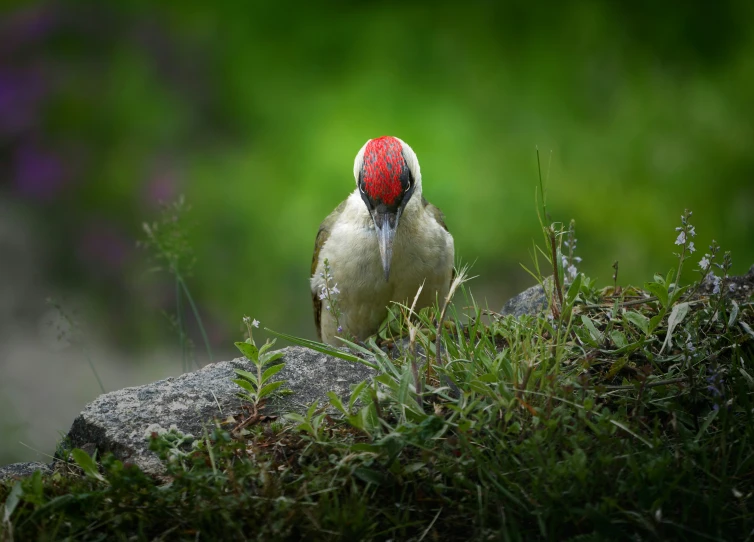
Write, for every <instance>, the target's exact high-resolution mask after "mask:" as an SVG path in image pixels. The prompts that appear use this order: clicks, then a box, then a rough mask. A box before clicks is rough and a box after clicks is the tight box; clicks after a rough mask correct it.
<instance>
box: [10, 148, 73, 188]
mask: <svg viewBox="0 0 754 542" xmlns="http://www.w3.org/2000/svg"><path fill="white" fill-rule="evenodd" d="M15 165H16V167H15V175H14V176H13V184H14V185H15V188H16V190H17V191H18V192H20V193H21V194H23V195H25V196H29V197H32V198H35V199H40V200H50V199H53V198H54V197H55V196H57V195H58V193H59V192H60V190H61V188H62V187H63V185H64V184H65V182H66V171H65V167H64V165H63V163H62V161H61V160H60V158H59V157H58V156H57V155H56V154H54V153H52V152H50V151H47V150H44V149H41V148H39V147H37V146H35V145H28V144H27V145H22V146H20V147H18V148H17V149H16V164H15Z"/></svg>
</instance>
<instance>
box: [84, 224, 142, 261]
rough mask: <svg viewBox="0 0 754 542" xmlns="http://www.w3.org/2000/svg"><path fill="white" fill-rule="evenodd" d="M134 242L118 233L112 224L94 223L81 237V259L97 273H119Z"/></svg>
mask: <svg viewBox="0 0 754 542" xmlns="http://www.w3.org/2000/svg"><path fill="white" fill-rule="evenodd" d="M132 244H133V242H131V241H127V240H126V238H125V237H124V236H123V235H121V234H120V233H118V231H117V230H116V228H115V227H114V226H112V225H110V224H103V223H99V222H97V223H93V224H90V225H89V227H88V228H87V230H86V231H85V232H84V233H83V234H82V235H81V238H80V239H79V244H78V255H79V259H80V260H81V261H82V262H84V263H85V264H86V265H90V266H93V267H94V268H95V270H96V271H99V270H104V271H119V270H120V269H121V268H122V267H123V265H124V264H125V262H126V259H127V257H128V252H129V250H128V247H129V246H131V245H132Z"/></svg>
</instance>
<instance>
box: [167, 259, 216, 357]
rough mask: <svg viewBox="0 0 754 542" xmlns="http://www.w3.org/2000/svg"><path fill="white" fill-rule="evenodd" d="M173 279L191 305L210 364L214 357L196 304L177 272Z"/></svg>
mask: <svg viewBox="0 0 754 542" xmlns="http://www.w3.org/2000/svg"><path fill="white" fill-rule="evenodd" d="M175 278H176V280H178V282H179V283H180V284H181V287H182V288H183V291H184V293H185V294H186V299H188V302H189V305H191V310H192V311H193V313H194V318H196V323H197V324H199V331H201V333H202V339H203V340H204V346H206V347H207V355H208V356H209V361H210V363H212V361H213V360H214V356H213V355H212V347H211V346H210V345H209V338H208V337H207V331H206V330H205V329H204V324H203V323H202V317H201V316H200V315H199V309H197V308H196V303H194V298H193V297H191V292H189V289H188V286H186V282H185V281H184V280H183V277H181V275H180V273H178V271H175Z"/></svg>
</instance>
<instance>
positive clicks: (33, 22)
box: [0, 3, 59, 51]
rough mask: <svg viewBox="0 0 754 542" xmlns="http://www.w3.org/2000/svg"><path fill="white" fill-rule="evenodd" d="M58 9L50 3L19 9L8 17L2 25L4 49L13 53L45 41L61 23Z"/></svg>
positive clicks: (1, 33) (1, 32) (0, 28)
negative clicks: (23, 47) (18, 49)
mask: <svg viewBox="0 0 754 542" xmlns="http://www.w3.org/2000/svg"><path fill="white" fill-rule="evenodd" d="M57 11H58V10H57V8H56V7H55V6H54V5H52V3H48V4H47V5H44V4H40V5H36V6H33V7H25V8H21V9H18V10H17V11H16V12H14V13H11V14H9V15H6V17H4V20H3V23H2V24H1V25H0V36H3V39H2V43H3V46H4V47H3V48H4V49H9V50H10V51H12V50H13V49H16V48H17V47H19V46H21V45H24V44H26V43H29V42H36V41H39V40H41V39H44V38H45V37H46V36H47V35H48V34H49V33H50V32H51V31H52V30H53V29H54V28H55V26H57V25H58V23H59V16H58V13H57Z"/></svg>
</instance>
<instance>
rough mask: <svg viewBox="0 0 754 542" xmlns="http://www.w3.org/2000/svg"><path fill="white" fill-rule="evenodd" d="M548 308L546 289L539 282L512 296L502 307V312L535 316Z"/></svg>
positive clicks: (503, 313) (516, 315) (517, 315)
mask: <svg viewBox="0 0 754 542" xmlns="http://www.w3.org/2000/svg"><path fill="white" fill-rule="evenodd" d="M546 308H547V297H546V296H545V290H544V288H542V285H540V284H537V285H536V286H532V287H531V288H528V289H526V290H524V291H523V292H521V293H520V294H518V295H517V296H514V297H512V298H510V299H509V300H508V301H507V302H506V303H505V305H503V308H502V309H500V314H502V315H503V316H507V315H512V316H515V317H519V316H523V315H524V314H528V315H531V316H533V315H535V314H538V313H539V312H541V311H543V310H544V309H546Z"/></svg>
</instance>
